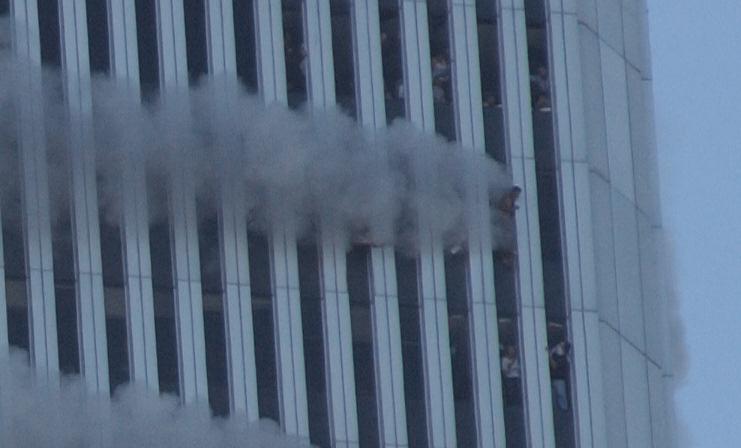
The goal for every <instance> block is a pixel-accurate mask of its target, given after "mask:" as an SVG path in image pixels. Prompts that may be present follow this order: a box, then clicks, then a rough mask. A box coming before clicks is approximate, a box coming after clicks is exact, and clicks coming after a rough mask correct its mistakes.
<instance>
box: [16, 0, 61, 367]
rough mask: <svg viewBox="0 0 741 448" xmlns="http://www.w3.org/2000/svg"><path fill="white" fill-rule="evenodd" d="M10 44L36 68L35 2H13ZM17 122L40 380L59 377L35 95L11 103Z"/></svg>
mask: <svg viewBox="0 0 741 448" xmlns="http://www.w3.org/2000/svg"><path fill="white" fill-rule="evenodd" d="M11 9H12V11H13V14H14V19H15V23H14V27H13V35H14V36H13V41H14V42H15V45H14V48H15V51H16V54H17V55H18V56H19V57H21V58H28V61H29V64H30V65H31V66H32V67H35V66H38V65H40V63H41V48H40V42H39V21H38V9H37V4H36V2H27V1H23V0H14V1H13V2H12V3H11ZM22 81H23V82H25V83H27V84H26V86H25V87H27V88H28V90H29V91H32V92H40V90H41V77H40V76H36V75H34V74H31V75H30V76H28V77H26V78H25V79H24V80H22ZM16 110H17V115H18V117H19V129H18V148H19V152H20V159H21V160H20V163H21V166H20V170H21V179H22V180H21V182H22V188H21V192H22V193H21V202H22V210H23V235H24V246H25V255H26V260H25V262H26V276H27V277H26V278H27V280H26V283H27V284H26V289H27V291H28V323H29V325H28V326H29V342H30V343H29V349H30V351H31V364H32V365H33V366H34V367H35V368H36V369H37V371H39V372H40V373H41V374H42V375H46V376H48V377H56V376H58V374H59V354H58V345H57V320H56V308H55V295H54V272H53V261H52V247H51V219H50V215H49V213H50V201H49V186H48V178H47V176H48V172H47V161H46V132H45V128H44V120H43V106H42V98H41V96H40V95H34V96H32V97H31V98H26V101H23V102H22V103H18V104H16Z"/></svg>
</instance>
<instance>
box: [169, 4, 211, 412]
mask: <svg viewBox="0 0 741 448" xmlns="http://www.w3.org/2000/svg"><path fill="white" fill-rule="evenodd" d="M156 9H157V36H158V39H157V40H158V43H159V62H160V64H159V65H160V84H161V87H162V89H163V90H164V91H165V92H166V93H167V92H168V91H172V92H176V93H177V92H178V90H183V89H187V86H188V67H187V59H186V48H185V18H184V14H183V2H182V0H158V1H157V2H156ZM172 155H173V160H172V163H173V164H174V165H176V168H175V169H174V170H173V172H172V173H171V174H172V178H171V179H170V194H169V197H168V200H169V206H170V226H171V227H170V238H171V241H172V243H171V245H172V246H171V247H172V257H173V263H172V264H173V277H174V282H175V328H176V330H177V341H178V374H179V376H180V398H181V399H182V400H183V402H185V403H191V402H196V401H199V402H207V401H208V383H207V381H206V342H205V339H204V330H203V296H202V291H201V269H200V259H199V252H198V225H197V224H198V223H197V220H196V201H195V186H194V185H193V180H192V178H191V177H190V176H189V175H188V173H187V170H186V169H185V167H184V165H185V162H184V161H181V160H179V158H178V157H177V154H172ZM180 163H183V165H180Z"/></svg>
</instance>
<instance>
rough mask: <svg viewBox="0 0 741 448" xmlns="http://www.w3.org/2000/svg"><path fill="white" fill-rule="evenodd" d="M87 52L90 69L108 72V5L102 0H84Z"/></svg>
mask: <svg viewBox="0 0 741 448" xmlns="http://www.w3.org/2000/svg"><path fill="white" fill-rule="evenodd" d="M85 3H86V5H85V7H86V9H87V32H88V40H87V42H88V52H89V54H90V70H91V71H92V72H100V73H108V71H109V68H110V59H109V57H110V56H109V50H108V7H107V2H106V1H104V0H86V2H85Z"/></svg>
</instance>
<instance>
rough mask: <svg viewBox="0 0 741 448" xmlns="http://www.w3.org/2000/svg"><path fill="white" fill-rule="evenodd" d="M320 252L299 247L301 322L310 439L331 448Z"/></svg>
mask: <svg viewBox="0 0 741 448" xmlns="http://www.w3.org/2000/svg"><path fill="white" fill-rule="evenodd" d="M320 275H321V273H320V270H319V250H318V248H317V245H316V244H315V243H302V244H299V246H298V276H299V291H300V294H301V322H302V325H303V330H304V364H305V368H306V390H307V394H308V397H307V398H308V403H309V437H310V441H311V443H312V444H314V445H317V446H320V447H323V448H324V447H326V448H328V447H330V446H331V443H332V441H331V437H330V433H329V401H328V397H327V383H326V381H327V380H326V373H325V370H326V369H325V362H326V361H325V355H324V333H323V328H324V326H323V321H324V317H323V316H322V300H323V299H322V297H321V296H322V291H321V278H320Z"/></svg>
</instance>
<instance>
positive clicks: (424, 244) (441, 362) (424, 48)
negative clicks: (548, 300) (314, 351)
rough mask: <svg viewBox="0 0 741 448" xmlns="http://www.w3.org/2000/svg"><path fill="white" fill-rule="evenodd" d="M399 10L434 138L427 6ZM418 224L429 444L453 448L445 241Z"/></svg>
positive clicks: (410, 102)
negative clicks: (443, 242)
mask: <svg viewBox="0 0 741 448" xmlns="http://www.w3.org/2000/svg"><path fill="white" fill-rule="evenodd" d="M401 5H402V11H401V17H402V41H403V42H402V45H403V46H404V54H405V55H406V60H405V61H404V62H405V64H406V70H405V74H406V75H405V76H406V77H407V82H406V85H407V86H408V91H407V92H406V93H407V95H408V98H407V116H408V117H409V120H410V121H411V122H412V123H414V124H415V125H417V126H418V127H419V128H420V129H422V130H424V131H425V132H430V133H434V132H435V114H434V107H433V102H432V99H433V97H432V73H431V70H430V67H431V61H430V40H429V31H428V24H427V3H426V1H424V0H402V2H401ZM420 174H421V173H420ZM418 220H419V224H418V227H419V229H420V233H419V242H418V244H419V248H420V249H419V272H420V277H421V279H420V280H421V281H420V295H421V300H420V306H421V309H422V311H421V313H422V315H421V327H422V352H423V353H422V360H423V363H424V369H425V391H426V393H427V397H428V402H427V406H428V409H427V412H428V425H427V427H428V431H429V432H430V434H429V443H430V446H432V447H435V448H437V447H449V446H455V444H456V434H455V403H454V401H453V373H452V367H451V360H450V334H449V329H448V305H447V299H446V293H445V264H444V255H443V244H442V238H441V236H440V235H434V234H433V232H432V231H431V230H430V229H429V228H428V227H427V225H426V218H425V211H423V212H422V213H420V216H418Z"/></svg>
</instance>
